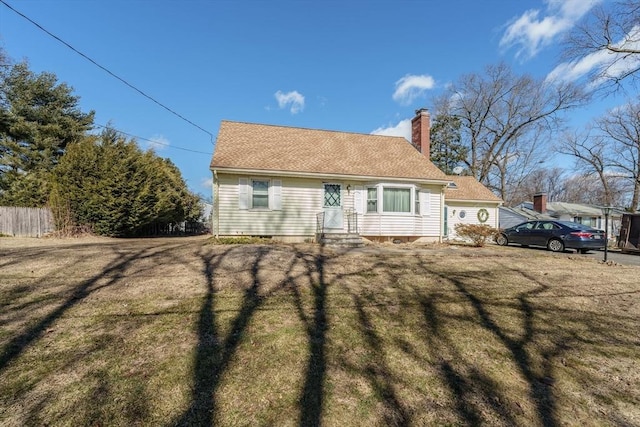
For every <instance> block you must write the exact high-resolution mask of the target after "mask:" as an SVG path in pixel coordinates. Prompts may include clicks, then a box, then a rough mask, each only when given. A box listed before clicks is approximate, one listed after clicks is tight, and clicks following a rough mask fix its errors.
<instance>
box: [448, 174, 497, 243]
mask: <svg viewBox="0 0 640 427" xmlns="http://www.w3.org/2000/svg"><path fill="white" fill-rule="evenodd" d="M447 177H448V178H449V179H450V180H451V183H450V184H449V185H448V186H447V188H446V190H445V192H444V198H445V208H444V211H445V227H444V235H445V237H446V238H447V239H456V238H457V235H456V229H455V226H456V225H457V224H486V225H488V226H490V227H493V228H498V227H499V226H500V223H499V221H500V217H499V213H500V209H499V208H500V205H502V199H500V198H499V197H497V196H496V195H495V194H493V193H492V192H491V190H489V189H488V188H487V187H485V186H484V185H482V184H481V183H480V182H479V181H478V180H477V179H476V178H475V177H473V176H457V175H448V176H447Z"/></svg>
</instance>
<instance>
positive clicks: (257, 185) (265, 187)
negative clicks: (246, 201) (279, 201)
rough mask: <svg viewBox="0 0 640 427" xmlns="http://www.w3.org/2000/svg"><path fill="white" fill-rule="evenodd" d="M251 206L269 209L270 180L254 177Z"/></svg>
mask: <svg viewBox="0 0 640 427" xmlns="http://www.w3.org/2000/svg"><path fill="white" fill-rule="evenodd" d="M251 187H252V190H253V191H252V193H251V207H252V208H253V209H269V181H262V180H256V179H254V180H253V181H251Z"/></svg>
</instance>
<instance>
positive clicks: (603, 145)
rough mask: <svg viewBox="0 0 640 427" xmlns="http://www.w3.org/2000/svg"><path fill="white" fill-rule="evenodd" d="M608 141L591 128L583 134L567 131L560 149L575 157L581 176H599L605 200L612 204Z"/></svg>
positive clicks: (577, 169) (606, 202) (562, 152)
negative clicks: (594, 132)
mask: <svg viewBox="0 0 640 427" xmlns="http://www.w3.org/2000/svg"><path fill="white" fill-rule="evenodd" d="M607 142H608V141H607V140H606V139H605V138H602V136H600V135H594V134H593V132H592V130H591V129H589V130H587V131H586V132H584V133H581V134H580V133H569V132H567V133H565V134H564V136H563V138H562V139H561V141H560V145H559V147H558V151H559V152H560V153H561V154H567V155H570V156H572V157H573V158H574V160H575V168H576V171H578V172H579V173H580V175H581V176H583V177H587V176H592V175H595V176H597V177H598V179H599V183H600V185H601V187H602V189H603V191H604V200H603V202H604V203H605V204H607V205H610V204H611V202H612V200H611V199H612V197H611V190H610V188H609V182H608V180H607V167H608V166H609V163H610V159H609V157H608V153H609V146H608V144H607Z"/></svg>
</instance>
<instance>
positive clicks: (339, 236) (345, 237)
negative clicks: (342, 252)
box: [318, 233, 364, 248]
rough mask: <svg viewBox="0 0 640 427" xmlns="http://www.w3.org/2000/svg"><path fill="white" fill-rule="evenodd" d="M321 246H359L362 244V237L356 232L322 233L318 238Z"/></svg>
mask: <svg viewBox="0 0 640 427" xmlns="http://www.w3.org/2000/svg"><path fill="white" fill-rule="evenodd" d="M318 241H319V243H320V244H321V245H323V246H341V247H349V248H360V247H362V246H364V242H363V241H362V237H360V235H359V234H357V233H324V234H323V235H322V236H320V238H319V239H318Z"/></svg>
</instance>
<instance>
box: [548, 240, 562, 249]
mask: <svg viewBox="0 0 640 427" xmlns="http://www.w3.org/2000/svg"><path fill="white" fill-rule="evenodd" d="M547 249H549V250H550V251H552V252H562V251H564V243H562V240H558V239H551V240H549V243H547Z"/></svg>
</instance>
